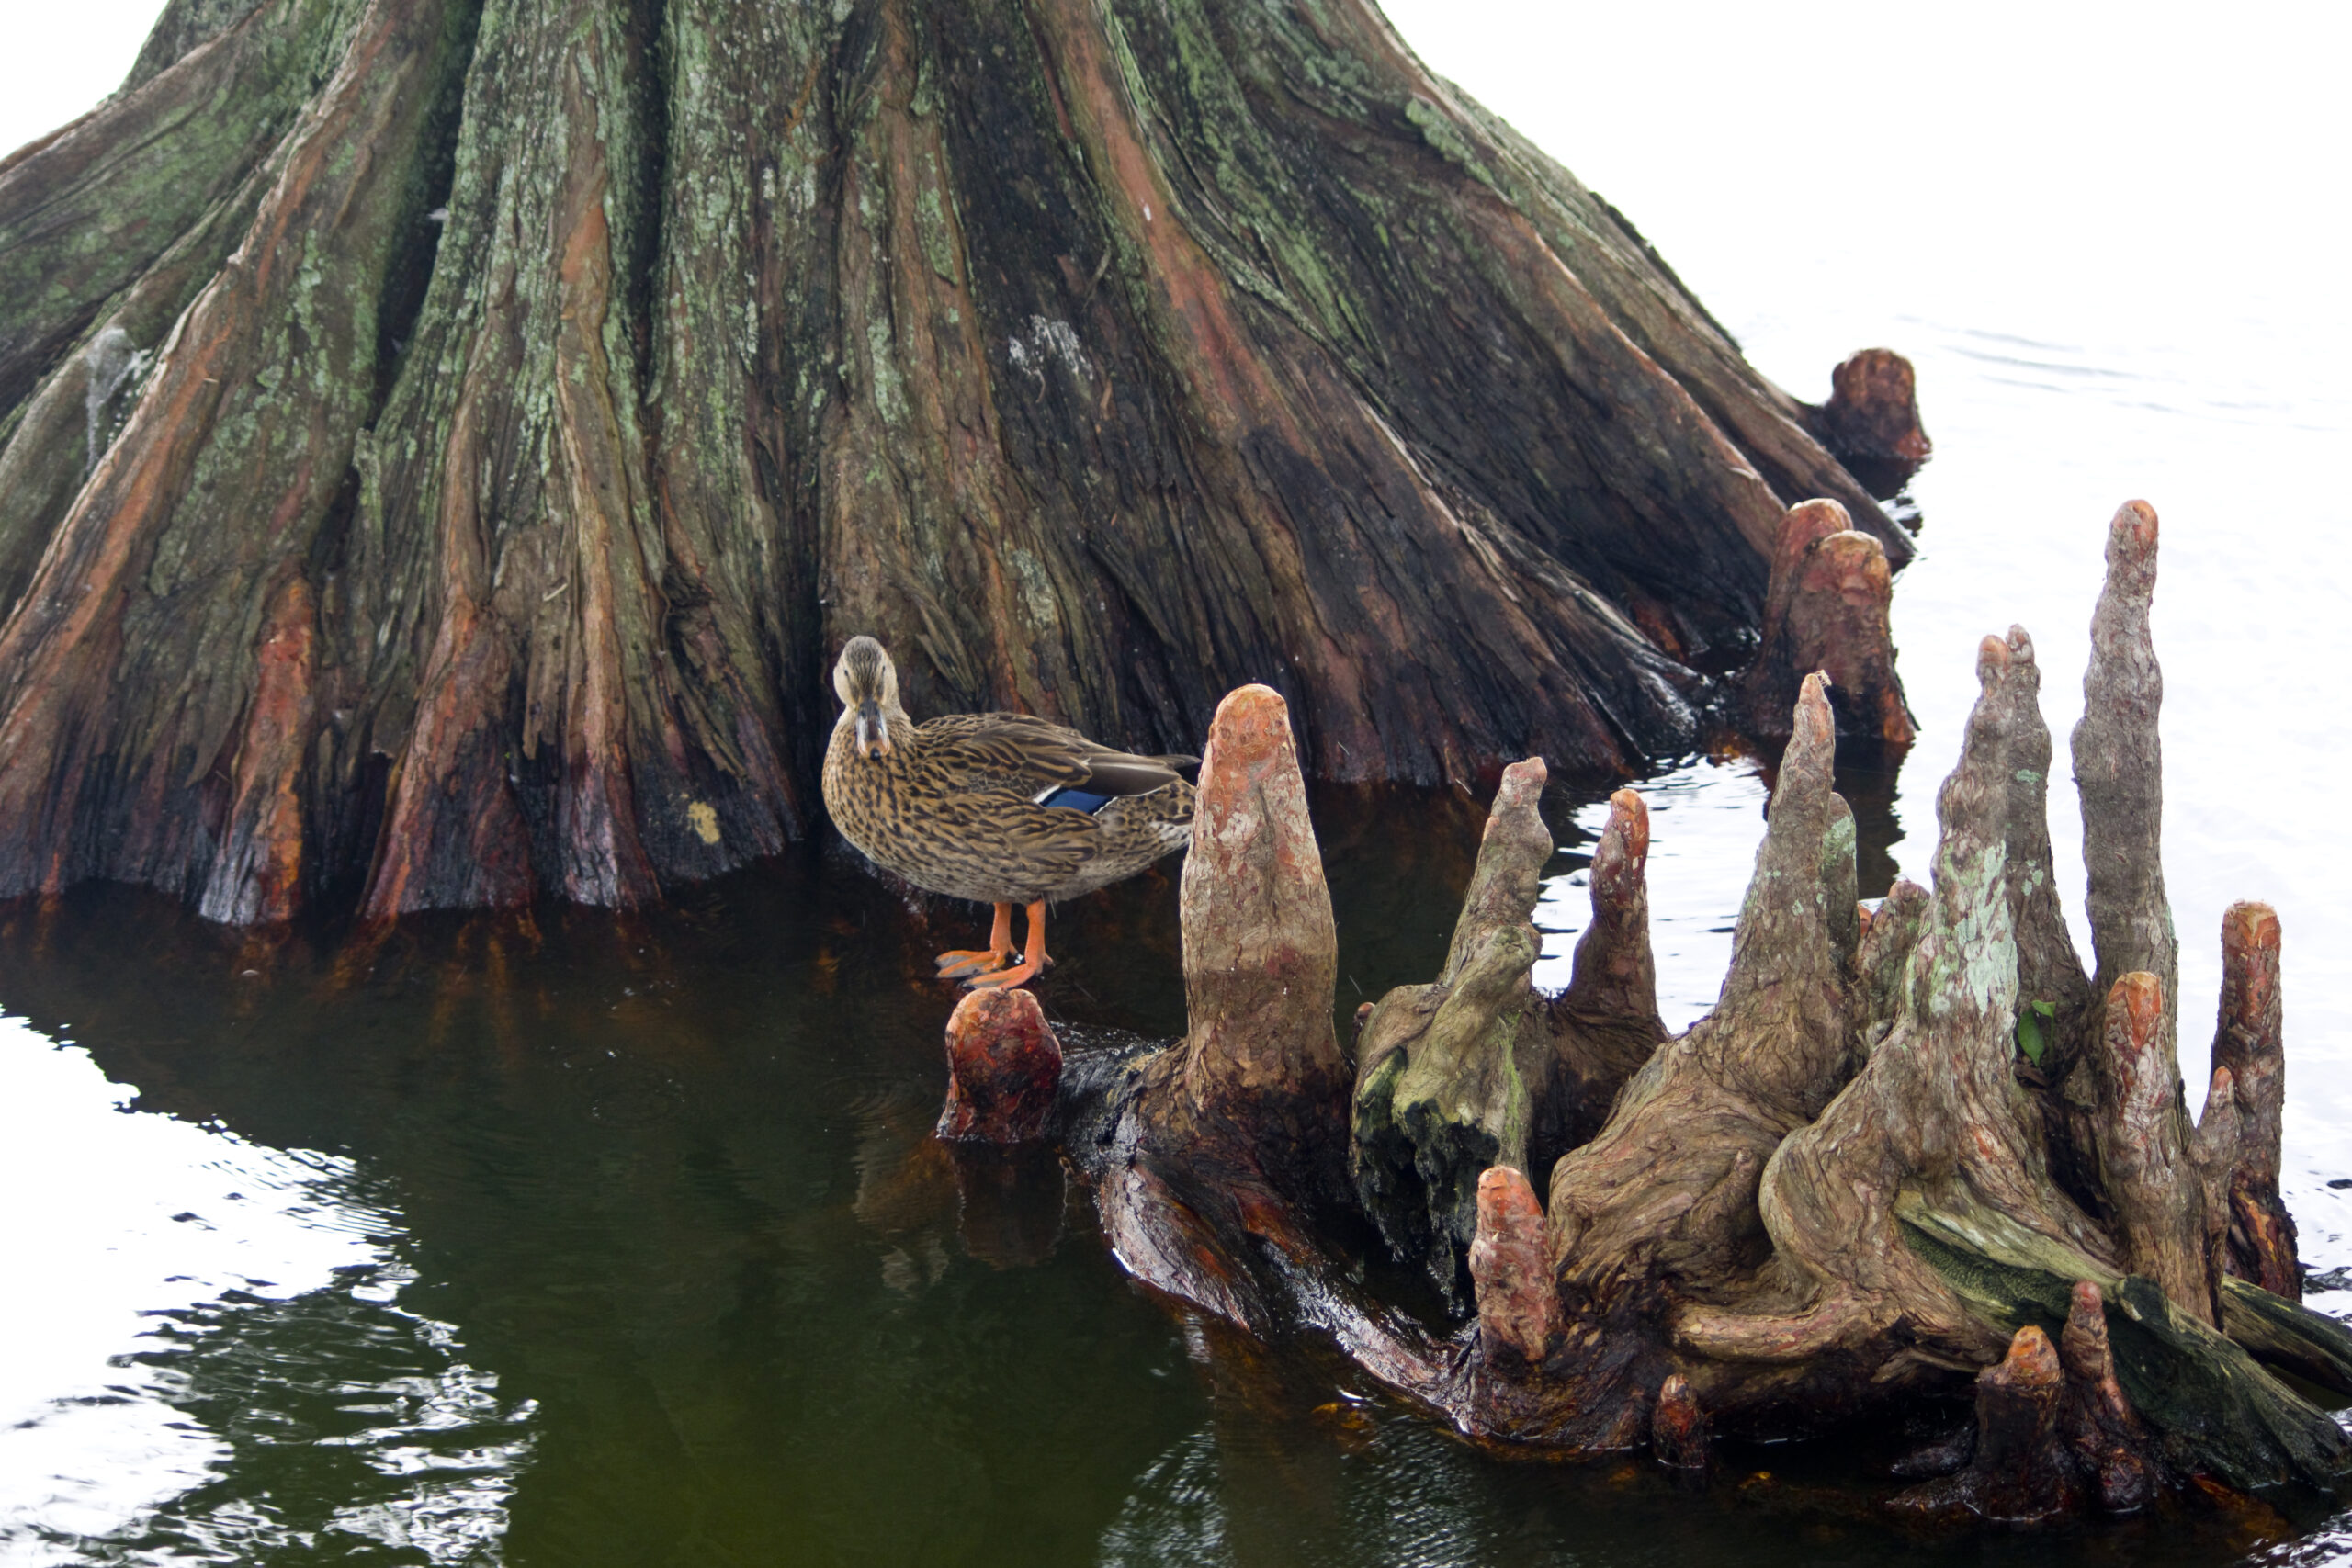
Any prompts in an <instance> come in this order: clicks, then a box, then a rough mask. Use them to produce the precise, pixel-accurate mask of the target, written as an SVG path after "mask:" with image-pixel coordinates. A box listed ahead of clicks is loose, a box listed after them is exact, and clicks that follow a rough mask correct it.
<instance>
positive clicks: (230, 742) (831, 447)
mask: <svg viewBox="0 0 2352 1568" xmlns="http://www.w3.org/2000/svg"><path fill="white" fill-rule="evenodd" d="M1804 412H1805V411H1804V409H1803V407H1802V406H1801V405H1799V404H1797V403H1796V402H1795V401H1794V400H1792V399H1791V398H1789V397H1788V396H1787V394H1785V393H1783V392H1781V391H1780V390H1779V389H1776V388H1773V387H1771V386H1770V384H1769V383H1767V382H1765V381H1764V380H1763V379H1762V378H1760V377H1758V375H1757V374H1756V373H1755V372H1754V370H1753V369H1752V368H1750V367H1748V366H1747V364H1746V363H1745V362H1744V361H1743V360H1742V359H1741V358H1740V357H1739V355H1738V354H1737V352H1736V348H1735V347H1734V346H1733V345H1732V344H1731V343H1730V341H1729V340H1728V339H1727V338H1726V337H1725V336H1724V334H1723V333H1722V332H1721V330H1720V329H1719V328H1718V327H1717V326H1716V325H1715V324H1714V323H1713V321H1711V320H1710V319H1709V318H1708V317H1707V315H1706V313H1705V312H1704V310H1702V309H1701V308H1700V307H1699V306H1698V305H1697V303H1696V302H1695V301H1693V300H1692V299H1691V298H1690V297H1689V295H1688V294H1687V292H1686V291H1684V290H1683V288H1681V286H1680V285H1679V282H1677V281H1676V279H1675V278H1674V276H1673V275H1672V273H1671V272H1670V271H1668V269H1667V268H1666V267H1665V265H1664V264H1663V263H1662V262H1660V261H1658V260H1657V257H1656V256H1655V254H1653V253H1652V252H1651V250H1650V249H1649V247H1648V246H1647V245H1646V244H1645V243H1643V242H1642V241H1641V239H1640V237H1639V235H1638V234H1636V233H1635V232H1634V231H1633V229H1632V228H1631V227H1630V225H1629V224H1627V223H1626V221H1625V220H1623V217H1622V215H1620V214H1618V213H1617V212H1616V210H1615V209H1613V208H1611V207H1610V206H1609V205H1608V204H1607V203H1606V202H1604V201H1602V200H1600V198H1599V197H1596V196H1594V195H1593V194H1592V193H1591V192H1590V191H1589V190H1588V189H1587V188H1586V187H1584V186H1582V185H1580V184H1579V183H1577V181H1576V180H1575V178H1574V177H1573V176H1572V175H1568V174H1567V173H1566V171H1565V170H1563V169H1561V168H1560V167H1559V166H1558V165H1556V164H1553V163H1552V162H1550V161H1549V160H1548V159H1546V158H1545V157H1544V155H1543V154H1541V153H1540V152H1536V151H1535V150H1534V149H1532V147H1530V146H1529V145H1528V144H1527V143H1525V142H1524V141H1522V140H1521V139H1520V138H1518V137H1517V136H1515V135H1514V134H1512V133H1511V132H1510V130H1509V129H1508V128H1507V127H1504V126H1502V125H1501V124H1500V123H1499V122H1498V121H1495V120H1494V119H1493V118H1491V117H1490V116H1487V114H1485V112H1484V111H1482V110H1480V109H1479V108H1478V107H1477V106H1476V105H1475V104H1472V103H1470V102H1468V101H1467V100H1465V99H1464V98H1463V97H1462V96H1461V95H1460V94H1459V93H1458V92H1456V91H1454V90H1453V89H1452V88H1450V87H1448V86H1447V85H1445V84H1443V83H1442V82H1441V81H1439V80H1438V79H1436V78H1435V77H1433V76H1431V75H1430V73H1428V72H1427V71H1426V70H1425V69H1424V68H1423V67H1422V66H1421V65H1420V64H1419V62H1417V61H1415V60H1414V59H1413V58H1412V56H1411V55H1410V53H1409V52H1408V51H1407V50H1406V49H1405V48H1404V46H1403V45H1402V43H1401V42H1400V41H1399V40H1398V39H1397V37H1396V35H1395V34H1394V32H1393V31H1392V30H1391V29H1390V28H1388V26H1387V25H1386V23H1385V21H1384V20H1383V19H1382V18H1381V17H1380V16H1379V15H1378V13H1377V11H1376V10H1374V8H1372V7H1371V6H1369V5H1367V4H1365V3H1363V0H1342V3H1341V4H1339V5H1336V6H1306V5H1304V4H1299V5H1291V4H1285V5H1282V6H1274V7H1272V8H1268V7H1265V6H1257V5H1245V4H1242V3H1240V0H1180V3H1178V4H1175V5H1172V6H1160V5H1148V6H1147V5H1143V4H1139V3H1136V0H1112V3H1110V4H1107V5H1102V6H1093V5H1080V4H1078V3H1077V0H1035V3H1034V4H1026V5H1017V6H1016V5H1013V4H1012V3H1011V0H981V3H980V4H978V5H958V6H946V5H940V4H935V3H933V0H856V3H854V4H844V5H842V6H833V7H830V8H829V7H816V8H813V9H812V8H809V7H800V8H790V7H787V8H786V9H784V10H778V9H777V8H775V7H773V6H757V5H753V4H751V3H750V0H672V3H670V4H667V5H652V4H648V3H639V0H254V3H253V4H250V5H248V4H244V3H243V0H235V3H222V0H174V4H173V5H172V6H170V7H168V8H167V10H166V12H165V15H164V17H163V18H162V19H161V20H160V21H159V22H158V24H157V27H156V29H155V32H154V35H153V38H152V39H151V40H150V43H149V46H148V48H147V49H146V51H144V52H143V53H142V55H141V61H140V63H139V65H138V67H137V68H136V70H135V71H134V73H133V77H132V80H131V82H130V84H128V85H126V87H125V89H124V91H123V92H122V93H121V94H119V95H118V96H116V97H115V98H114V99H111V100H109V101H108V103H107V104H106V105H104V106H102V107H100V108H99V109H97V110H96V111H95V112H94V113H93V114H91V115H89V116H87V117H85V118H84V119H82V120H80V121H77V122H76V123H75V124H74V125H73V126H71V127H68V128H66V129H65V130H62V131H60V132H58V133H57V134H55V135H53V136H51V137H49V138H45V139H43V140H42V141H40V142H36V143H35V144H33V145H32V146H30V147H28V148H27V149H24V150H23V151H21V152H18V153H17V154H16V155H15V156H13V157H11V158H9V159H8V160H6V162H5V163H0V615H5V616H6V620H5V625H0V739H5V740H6V756H5V759H0V807H5V812H6V832H5V833H0V896H6V895H11V894H17V893H23V892H28V891H33V890H39V889H54V888H57V887H62V886H65V885H67V884H70V883H73V882H75V881H78V880H81V879H84V878H88V877H112V878H120V879H127V880H130V881H136V882H143V883H147V884H151V885H153V886H159V887H162V888H164V889H167V890H171V891H175V892H178V893H180V894H182V895H184V896H186V897H188V898H189V899H191V900H192V901H194V902H196V903H197V904H198V907H199V908H202V909H203V910H204V911H205V912H206V913H207V914H208V915H210V916H212V917H214V918H216V919H224V920H231V921H238V922H256V921H275V920H281V919H288V918H289V917H290V916H292V915H293V914H295V913H296V912H298V911H299V910H300V909H301V908H305V907H306V906H308V905H311V904H313V903H316V902H317V901H318V900H319V899H320V898H321V897H322V896H327V895H329V894H332V895H333V897H334V898H335V899H337V900H343V901H356V903H357V904H358V907H359V908H361V910H362V911H363V912H364V913H365V914H366V915H368V916H369V917H372V918H384V917H390V916H395V915H399V914H401V913H404V912H408V911H412V910H419V909H426V908H442V907H449V906H468V905H485V904H488V905H511V904H516V903H520V902H523V901H525V900H526V899H528V898H530V897H535V896H537V895H539V894H542V893H553V894H557V895H560V896H562V897H570V898H574V899H579V900H582V901H587V902H592V903H600V904H606V905H613V906H628V905H633V904H641V903H644V902H646V901H648V900H650V899H653V898H657V897H660V896H661V894H662V888H663V886H665V885H667V884H670V883H674V882H677V881H679V880H682V879H691V878H697V877H704V876H708V875H712V874H717V873H718V872H721V871H725V870H727V869H729V867H732V866H735V865H738V864H741V863H744V862H745V861H747V860H751V859H753V858H756V857H758V856H761V855H764V854H768V853H772V852H775V850H776V849H777V848H778V847H779V846H781V845H782V844H783V843H785V842H786V840H790V839H792V838H793V837H795V836H797V835H798V834H801V833H803V832H805V831H807V830H808V829H809V824H810V818H811V814H812V810H813V807H812V806H811V797H810V795H809V784H810V780H811V777H812V775H813V770H814V765H815V761H816V756H817V752H818V750H819V747H820V741H821V738H822V736H823V734H824V733H825V731H826V729H827V728H828V727H829V725H830V720H831V698H830V694H829V693H828V692H827V691H826V689H825V687H824V684H823V679H822V677H823V671H824V668H825V666H826V663H827V660H828V655H829V654H830V653H831V650H832V649H834V648H836V647H837V646H838V645H839V644H840V642H841V641H842V640H843V639H844V638H845V637H847V636H849V635H851V634H853V633H855V632H871V633H874V634H876V635H877V636H879V637H882V638H883V639H884V640H885V641H886V642H887V643H888V644H889V645H890V646H891V647H892V649H894V650H895V651H896V652H897V654H898V658H899V668H900V671H901V672H902V675H903V677H904V679H905V682H906V686H907V695H908V698H909V701H910V705H912V706H913V707H914V708H915V709H916V710H917V711H918V712H924V713H929V712H936V711H945V710H949V709H958V708H976V707H1012V708H1020V709H1026V710H1029V711H1034V712H1037V713H1041V714H1044V715H1046V716H1051V717H1055V718H1057V719H1062V720H1066V721H1068V722H1070V723H1073V724H1076V725H1078V726H1080V728H1085V729H1087V730H1088V731H1090V732H1091V733H1094V734H1097V735H1100V736H1102V737H1103V738H1104V739H1109V740H1113V741H1118V742H1125V743H1127V744H1131V745H1135V746H1138V747H1142V748H1144V749H1146V750H1196V749H1197V748H1198V746H1199V744H1200V743H1201V740H1202V739H1203V737H1204V733H1205V730H1206V727H1207V724H1208V722H1209V719H1210V716H1211V714H1212V710H1213V709H1214V707H1215V705H1216V700H1217V698H1218V696H1219V695H1220V694H1222V693H1224V692H1225V691H1227V690H1228V689H1230V688H1232V687H1234V686H1237V685H1239V684H1241V683H1244V682H1249V681H1252V680H1261V681H1265V682H1270V683H1272V685H1274V686H1275V687H1277V688H1279V689H1280V690H1282V691H1283V692H1284V693H1285V694H1286V695H1287V697H1288V699H1289V700H1290V703H1291V705H1292V709H1293V711H1294V714H1295V717H1296V720H1297V729H1298V746H1299V749H1300V754H1301V758H1302V761H1304V763H1305V765H1306V770H1307V771H1308V772H1309V773H1312V774H1315V775H1317V776H1321V777H1327V778H1337V779H1359V780H1372V779H1405V780H1415V781H1420V782H1425V783H1435V782H1442V781H1451V782H1455V783H1461V784H1470V783H1474V782H1476V781H1479V780H1481V779H1486V778H1491V777H1492V776H1493V774H1494V773H1496V772H1497V771H1498V770H1499V768H1500V767H1501V766H1502V765H1503V764H1504V763H1505V762H1507V761H1512V760H1514V759H1516V758H1519V757H1521V756H1526V755H1530V754H1542V755H1544V757H1546V758H1547V759H1549V760H1550V761H1551V762H1552V763H1553V764H1554V766H1555V768H1556V769H1564V770H1567V771H1570V772H1575V773H1582V774H1587V775H1592V774H1598V773H1606V772H1609V771H1611V770H1622V769H1624V768H1626V767H1628V766H1629V765H1630V764H1632V763H1633V762H1634V761H1635V760H1636V759H1638V758H1639V757H1641V756H1643V755H1645V754H1652V753H1655V752H1657V751H1659V750H1674V749H1679V748H1681V747H1684V746H1687V745H1688V744H1690V743H1691V740H1692V739H1693V738H1694V737H1695V734H1696V724H1697V716H1696V712H1695V709H1694V701H1695V700H1696V698H1697V697H1698V696H1699V694H1701V693H1702V689H1703V682H1702V680H1701V678H1700V677H1699V676H1697V675H1696V674H1695V673H1693V670H1692V662H1693V661H1702V662H1711V663H1712V664H1714V665H1720V664H1721V663H1723V662H1724V661H1725V660H1727V659H1733V658H1736V656H1737V655H1738V653H1739V652H1740V651H1742V650H1743V649H1745V648H1746V647H1747V645H1748V643H1749V642H1750V640H1751V639H1752V638H1753V637H1755V636H1756V634H1757V632H1758V627H1759V626H1760V616H1761V614H1762V606H1763V599H1764V594H1765V589H1766V578H1767V562H1768V558H1769V557H1770V551H1771V549H1772V547H1773V543H1774V539H1775V536H1776V531H1777V528H1778V525H1779V520H1780V518H1781V515H1782V513H1783V512H1784V511H1785V510H1786V507H1787V505H1788V503H1790V502H1793V501H1796V500H1798V499H1800V498H1803V497H1806V496H1826V497H1829V498H1833V499H1835V500H1838V501H1839V502H1843V503H1844V504H1845V505H1847V506H1848V507H1849V510H1850V512H1851V514H1852V516H1853V517H1855V518H1856V519H1859V520H1860V526H1863V527H1866V528H1868V529H1870V530H1871V532H1872V534H1873V536H1876V537H1878V538H1879V539H1880V541H1881V544H1882V546H1883V550H1884V552H1885V553H1886V556H1887V558H1888V559H1889V560H1890V561H1891V562H1893V563H1894V564H1895V565H1900V564H1901V562H1902V561H1903V560H1904V559H1905V558H1906V557H1907V556H1908V554H1909V547H1908V546H1907V544H1905V540H1904V538H1903V536H1901V534H1900V533H1899V531H1896V530H1894V529H1892V528H1890V527H1888V526H1887V525H1885V524H1884V522H1883V518H1882V516H1881V514H1880V513H1878V512H1877V510H1876V509H1875V507H1874V506H1873V505H1872V503H1871V502H1870V500H1869V498H1868V496H1867V494H1866V493H1865V492H1864V491H1863V490H1862V488H1861V486H1860V484H1859V483H1858V482H1857V481H1856V480H1855V479H1853V478H1852V477H1851V476H1850V475H1849V474H1848V473H1847V472H1846V471H1845V470H1844V469H1843V468H1840V467H1839V466H1838V463H1837V461H1836V460H1835V459H1834V458H1833V457H1831V456H1830V455H1829V453H1828V452H1827V451H1826V450H1825V449H1824V448H1823V447H1822V446H1820V445H1819V444H1818V443H1817V442H1816V441H1815V439H1814V437H1813V436H1811V435H1809V434H1806V427H1805V425H1804ZM93 453H95V454H96V460H95V461H93V460H92V454H93ZM305 618H307V630H305V629H304V627H303V626H300V625H298V624H297V623H298V622H302V621H304V620H305Z"/></svg>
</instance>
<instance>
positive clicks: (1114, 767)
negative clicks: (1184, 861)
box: [825, 637, 1199, 987]
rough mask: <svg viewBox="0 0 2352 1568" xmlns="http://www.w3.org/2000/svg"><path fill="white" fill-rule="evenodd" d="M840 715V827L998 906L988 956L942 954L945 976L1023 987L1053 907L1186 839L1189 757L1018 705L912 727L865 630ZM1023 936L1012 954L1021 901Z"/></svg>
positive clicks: (908, 869)
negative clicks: (1025, 910)
mask: <svg viewBox="0 0 2352 1568" xmlns="http://www.w3.org/2000/svg"><path fill="white" fill-rule="evenodd" d="M833 690H834V692H836V693H837V694H839V695H840V697H841V699H842V716H841V718H840V720H839V722H837V723H836V724H834V726H833V739H832V743H831V745H830V746H828V747H827V748H826V749H825V809H826V810H827V811H829V812H831V814H832V818H833V826H834V827H836V828H838V829H841V833H842V838H844V839H847V840H849V841H850V842H851V843H853V844H855V845H856V846H857V847H858V848H859V849H860V850H863V851H864V852H865V854H866V856H867V858H869V859H871V860H872V861H873V862H874V863H876V864H877V865H881V866H886V867H888V869H889V870H891V871H895V872H897V873H898V874H899V875H900V876H903V877H905V878H906V879H907V880H908V881H910V882H911V883H913V884H914V885H915V886H918V887H925V888H929V889H930V890H931V891H932V892H933V893H944V894H945V895H947V896H948V897H951V898H969V899H972V900H974V901H975V902H978V903H983V904H993V905H995V906H996V925H995V929H994V930H993V931H991V932H990V933H989V945H988V948H987V950H986V951H984V952H958V953H941V954H940V955H939V972H940V974H941V976H943V977H946V978H963V977H965V976H970V978H969V979H968V980H967V981H966V983H967V985H971V986H974V987H1003V986H1017V985H1020V984H1021V983H1022V982H1023V981H1024V980H1027V979H1029V978H1031V977H1033V976H1035V975H1036V973H1037V972H1038V971H1039V970H1041V969H1043V968H1044V967H1045V966H1046V963H1047V962H1048V961H1047V959H1046V903H1047V902H1048V901H1049V900H1054V899H1061V898H1074V897H1078V895H1080V894H1081V893H1091V892H1093V891H1094V890H1095V889H1096V888H1098V887H1104V886H1109V885H1110V884H1112V883H1114V882H1117V881H1119V880H1120V879H1121V878H1123V877H1128V876H1133V875H1134V874H1136V872H1139V871H1141V870H1142V869H1143V868H1144V867H1146V866H1148V865H1149V864H1150V863H1152V862H1154V861H1156V860H1159V859H1160V858H1161V857H1162V856H1164V855H1167V854H1170V853H1171V852H1174V851H1177V850H1181V849H1182V848H1183V847H1184V845H1185V843H1186V842H1187V841H1188V840H1190V839H1191V837H1192V824H1193V786H1192V785H1191V784H1186V783H1185V782H1184V780H1183V778H1182V776H1181V775H1179V774H1178V773H1177V772H1176V770H1177V769H1178V768H1180V767H1190V766H1192V765H1193V764H1194V763H1196V762H1197V761H1199V759H1198V758H1195V757H1135V756H1130V755H1128V754H1127V753H1126V752H1125V751H1114V750H1112V749H1111V748H1110V747H1108V746H1099V745H1097V744H1095V743H1094V742H1093V741H1091V740H1089V739H1087V738H1086V737H1085V736H1083V735H1080V734H1079V733H1078V731H1076V730H1074V729H1066V728H1063V727H1062V726H1060V725H1058V724H1049V723H1047V722H1046V720H1044V719H1042V718H1033V717H1031V716H1029V715H1027V714H1019V713H979V714H956V715H951V716H948V717H945V718H934V719H933V720H931V721H930V722H929V723H927V724H917V723H915V722H914V721H913V720H912V719H910V718H909V717H908V716H907V710H906V709H904V708H902V707H900V706H899V672H898V671H896V670H895V669H893V668H892V667H891V664H890V656H889V655H888V653H885V652H884V651H883V650H882V645H881V644H880V643H878V642H876V641H875V640H874V639H873V638H872V637H852V638H850V641H849V646H848V647H847V648H844V649H842V657H841V662H840V663H838V664H836V665H834V666H833ZM1015 904H1025V905H1027V906H1028V907H1029V945H1028V948H1027V950H1026V951H1025V952H1024V953H1023V954H1022V956H1021V962H1020V963H1018V964H1015V963H1013V962H1012V906H1013V905H1015Z"/></svg>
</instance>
